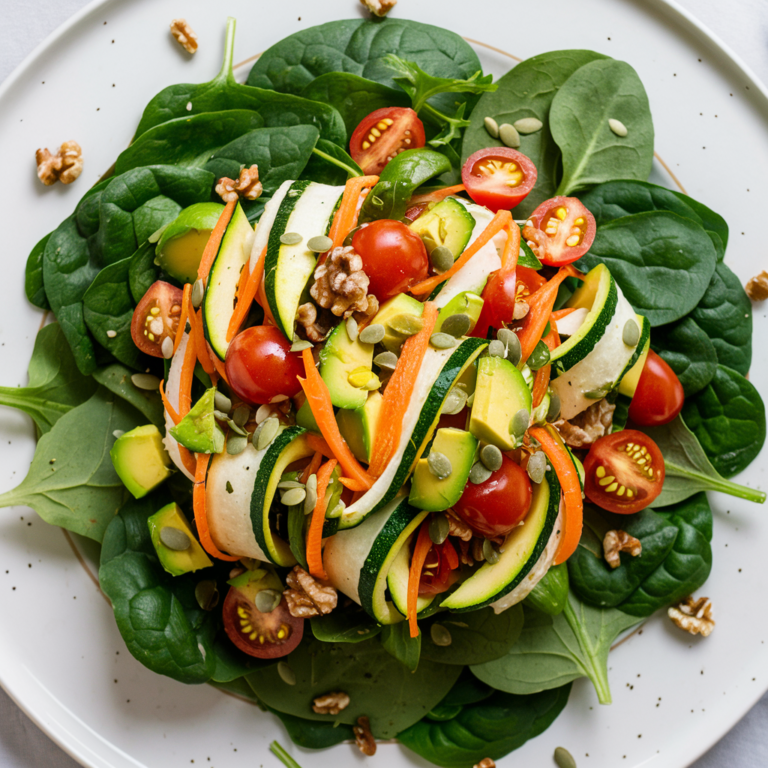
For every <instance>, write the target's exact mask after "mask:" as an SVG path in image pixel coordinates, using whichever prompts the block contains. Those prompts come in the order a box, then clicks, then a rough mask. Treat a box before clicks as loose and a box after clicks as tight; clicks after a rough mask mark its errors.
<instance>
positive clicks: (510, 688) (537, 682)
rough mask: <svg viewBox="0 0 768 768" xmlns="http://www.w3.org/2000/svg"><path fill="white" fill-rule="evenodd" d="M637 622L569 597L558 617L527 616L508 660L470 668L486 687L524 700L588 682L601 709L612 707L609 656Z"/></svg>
mask: <svg viewBox="0 0 768 768" xmlns="http://www.w3.org/2000/svg"><path fill="white" fill-rule="evenodd" d="M637 622H638V619H637V618H636V617H634V616H629V615H628V614H626V613H622V612H621V611H618V610H616V609H615V608H609V609H602V608H593V607H592V606H591V605H587V604H586V603H583V602H582V601H581V600H579V598H578V597H577V596H576V595H575V594H574V593H573V592H571V593H570V594H569V597H568V601H567V602H566V604H565V610H564V611H563V612H562V613H561V614H558V615H557V616H548V615H547V614H545V613H540V612H538V611H531V610H526V611H525V627H524V628H523V633H522V635H521V636H520V639H519V640H518V641H517V643H515V645H513V646H512V649H511V650H510V651H509V653H508V654H507V655H506V656H503V657H502V658H500V659H497V660H496V661H489V662H487V663H485V664H480V665H478V666H473V667H471V669H472V672H474V674H475V675H477V677H479V678H480V680H482V681H483V682H484V683H488V685H492V686H493V687H494V688H496V689H497V690H500V691H506V692H507V693H516V694H520V695H526V694H530V693H537V692H539V691H546V690H549V689H551V688H558V687H560V686H561V685H565V684H566V683H569V682H571V681H572V680H576V679H577V678H579V677H588V678H589V679H590V680H591V681H592V684H593V685H594V686H595V690H596V691H597V698H598V701H599V702H600V703H601V704H610V703H611V691H610V688H609V686H608V651H609V650H610V648H611V645H612V644H613V641H614V640H615V639H616V637H617V636H618V635H619V633H620V632H622V631H624V630H625V629H628V628H629V627H631V626H633V625H635V624H637Z"/></svg>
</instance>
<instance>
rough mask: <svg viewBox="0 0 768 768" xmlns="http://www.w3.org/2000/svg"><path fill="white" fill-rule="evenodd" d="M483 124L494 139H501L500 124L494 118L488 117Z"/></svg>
mask: <svg viewBox="0 0 768 768" xmlns="http://www.w3.org/2000/svg"><path fill="white" fill-rule="evenodd" d="M483 124H484V125H485V130H486V131H488V134H489V135H490V136H491V137H492V138H494V139H498V138H499V124H498V123H497V122H496V121H495V120H494V119H493V118H492V117H486V118H485V119H484V120H483Z"/></svg>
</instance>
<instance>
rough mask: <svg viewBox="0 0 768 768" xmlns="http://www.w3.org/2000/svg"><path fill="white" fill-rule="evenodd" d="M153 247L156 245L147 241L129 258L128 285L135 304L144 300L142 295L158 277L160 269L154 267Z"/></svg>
mask: <svg viewBox="0 0 768 768" xmlns="http://www.w3.org/2000/svg"><path fill="white" fill-rule="evenodd" d="M155 246H156V243H150V242H149V241H147V242H145V243H143V244H142V245H140V246H139V248H138V250H137V251H136V253H134V254H133V256H131V257H130V259H131V262H130V264H129V265H128V285H129V287H130V289H131V296H133V300H134V301H135V302H136V304H138V303H139V302H140V301H141V300H142V299H143V298H144V294H145V293H146V292H147V291H148V290H149V289H150V288H151V287H152V283H154V282H155V280H157V279H158V278H159V277H160V269H159V267H157V266H156V265H155Z"/></svg>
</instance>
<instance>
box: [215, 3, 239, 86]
mask: <svg viewBox="0 0 768 768" xmlns="http://www.w3.org/2000/svg"><path fill="white" fill-rule="evenodd" d="M236 26H237V20H236V19H234V18H233V17H232V16H229V17H228V18H227V36H226V38H225V40H224V61H223V62H222V65H221V70H220V71H219V74H218V75H216V80H230V81H231V82H233V83H234V82H235V73H234V72H233V71H232V64H233V62H234V56H235V27H236Z"/></svg>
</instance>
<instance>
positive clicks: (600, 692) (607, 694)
mask: <svg viewBox="0 0 768 768" xmlns="http://www.w3.org/2000/svg"><path fill="white" fill-rule="evenodd" d="M563 615H564V616H565V620H566V621H567V622H568V625H569V626H570V628H571V629H572V630H573V634H574V635H575V636H576V640H577V641H578V643H579V647H580V648H581V651H582V653H583V654H584V659H585V661H586V662H587V663H586V665H585V667H584V672H586V674H587V677H588V678H589V679H590V680H591V681H592V685H594V686H595V692H596V693H597V700H598V701H599V702H600V703H601V704H611V703H612V701H613V700H612V699H611V687H610V685H609V683H608V670H607V668H606V666H605V665H603V664H601V663H600V660H599V659H598V658H596V654H595V653H594V651H593V650H592V647H591V644H590V643H589V639H588V638H587V637H586V636H585V634H584V628H583V626H582V624H581V622H580V621H579V617H578V616H577V615H576V613H575V612H574V610H573V605H572V604H571V599H570V595H569V597H568V599H567V600H566V601H565V610H564V611H563Z"/></svg>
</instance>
